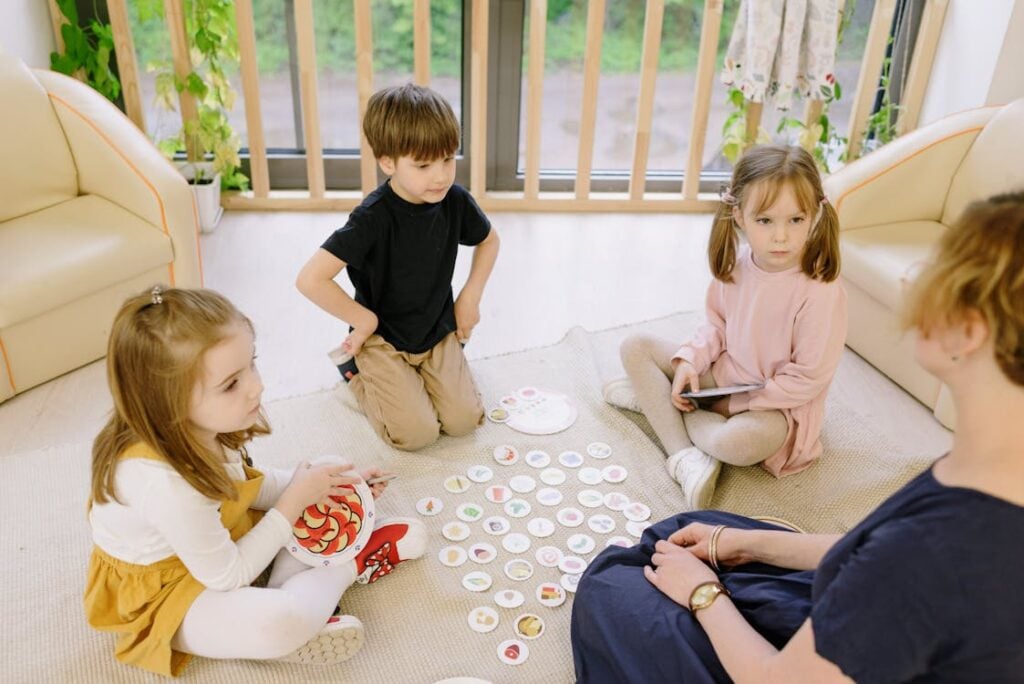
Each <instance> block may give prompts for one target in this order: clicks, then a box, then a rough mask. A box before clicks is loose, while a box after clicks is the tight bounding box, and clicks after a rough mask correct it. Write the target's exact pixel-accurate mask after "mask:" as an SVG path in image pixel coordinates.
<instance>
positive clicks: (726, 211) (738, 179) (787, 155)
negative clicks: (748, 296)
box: [708, 145, 840, 283]
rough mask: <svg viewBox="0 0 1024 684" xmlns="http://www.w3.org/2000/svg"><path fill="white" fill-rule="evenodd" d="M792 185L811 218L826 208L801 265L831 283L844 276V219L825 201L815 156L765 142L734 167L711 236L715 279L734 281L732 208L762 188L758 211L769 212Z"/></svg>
mask: <svg viewBox="0 0 1024 684" xmlns="http://www.w3.org/2000/svg"><path fill="white" fill-rule="evenodd" d="M787 185H788V186H789V187H791V188H792V189H793V194H794V195H795V196H796V200H797V203H798V204H799V205H800V208H801V209H802V210H803V211H804V213H806V214H807V215H808V216H809V217H815V216H818V212H819V209H820V212H821V216H820V218H819V219H818V223H817V225H815V226H812V227H811V233H810V235H809V236H808V238H807V244H806V245H805V246H804V253H803V256H802V258H801V263H800V265H801V268H802V270H803V272H804V273H805V274H806V275H807V276H808V277H810V278H815V279H818V280H823V281H825V282H826V283H828V282H832V281H833V280H835V279H836V278H838V277H839V265H840V259H839V217H838V216H837V215H836V210H835V209H834V208H832V205H831V204H829V203H828V201H827V200H826V199H825V192H824V190H822V187H821V175H820V174H819V173H818V167H817V166H815V164H814V158H813V157H811V155H810V153H808V152H807V150H805V149H803V148H802V147H787V146H782V145H766V146H762V147H754V148H752V149H751V150H749V151H748V152H747V153H746V154H744V155H743V157H742V158H741V159H740V160H739V162H737V163H736V167H735V168H734V169H733V171H732V184H731V185H730V187H729V188H728V189H726V190H725V191H724V192H723V193H722V203H721V204H720V205H719V207H718V211H717V212H715V219H714V223H712V225H711V236H710V238H709V239H708V263H709V264H710V266H711V274H712V275H713V276H714V277H715V278H717V279H718V280H721V281H722V282H725V283H731V282H732V270H733V268H734V267H735V266H736V255H737V251H738V242H739V237H738V235H737V226H736V222H735V221H734V220H733V216H732V209H733V207H734V206H739V207H742V206H743V204H744V202H746V201H747V200H749V199H751V197H752V194H751V192H752V190H753V188H754V187H763V188H764V192H763V193H761V197H760V203H759V206H758V207H757V211H758V212H760V211H764V210H765V209H767V208H769V207H771V206H772V205H773V204H774V203H775V200H776V199H777V198H778V196H779V193H780V192H781V190H782V188H783V187H785V186H787ZM811 220H813V218H812V219H811Z"/></svg>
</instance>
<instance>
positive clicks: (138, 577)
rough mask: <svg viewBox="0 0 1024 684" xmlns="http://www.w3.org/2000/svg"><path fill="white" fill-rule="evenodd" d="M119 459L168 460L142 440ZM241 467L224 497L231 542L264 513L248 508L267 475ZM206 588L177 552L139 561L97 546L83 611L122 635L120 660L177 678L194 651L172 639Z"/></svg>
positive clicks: (105, 628)
mask: <svg viewBox="0 0 1024 684" xmlns="http://www.w3.org/2000/svg"><path fill="white" fill-rule="evenodd" d="M120 458H149V459H153V460H156V461H162V460H164V459H163V458H162V457H161V456H159V455H158V454H157V453H156V452H155V451H153V450H152V449H151V448H150V447H148V446H146V445H145V444H142V443H137V444H134V445H132V446H130V447H129V448H127V449H125V451H124V452H123V453H122V454H121V456H120ZM243 467H244V469H245V476H246V479H245V481H244V482H236V487H237V488H238V498H237V499H234V500H223V501H221V506H220V519H221V522H222V523H223V524H224V527H226V528H227V529H228V531H229V532H230V533H231V539H232V540H233V541H237V540H238V539H239V538H240V537H241V536H242V535H244V534H245V533H246V532H248V531H249V530H250V529H252V526H253V525H255V524H256V522H258V521H259V519H260V518H261V517H262V516H263V511H256V510H250V509H249V506H250V505H251V504H252V502H253V501H255V500H256V496H257V495H258V494H259V491H260V487H261V486H262V485H263V474H262V473H261V472H260V471H258V470H256V469H255V468H250V467H249V466H248V465H244V466H243ZM203 589H205V587H203V585H202V584H200V583H199V582H198V581H197V580H196V579H195V578H194V577H192V575H191V573H189V571H188V569H187V568H186V567H185V564H184V563H182V562H181V561H180V560H179V559H178V557H177V556H171V557H170V558H165V559H163V560H161V561H157V562H156V563H152V564H150V565H136V564H134V563H128V562H125V561H122V560H119V559H117V558H114V557H112V556H110V555H109V554H107V553H106V552H104V551H103V550H102V549H100V548H99V547H96V546H94V547H93V550H92V557H91V558H90V559H89V572H88V577H87V579H86V585H85V615H86V617H87V619H88V621H89V624H90V625H91V626H93V627H95V628H96V629H98V630H102V631H105V632H114V633H116V634H117V635H118V637H117V645H116V646H115V648H114V656H115V657H116V658H117V659H118V660H119V661H121V662H122V663H125V664H127V665H135V666H136V667H140V668H142V669H144V670H149V671H150V672H155V673H157V674H161V675H165V676H170V677H176V676H177V675H179V674H181V671H182V670H183V669H184V668H185V666H186V665H187V664H188V662H189V660H191V658H192V656H191V655H190V654H188V653H181V652H180V651H174V650H172V649H171V640H172V639H173V638H174V634H175V632H177V631H178V627H179V626H181V622H182V620H184V619H185V614H186V613H187V612H188V609H189V608H190V607H191V606H192V602H193V601H195V599H196V597H197V596H199V594H201V593H202V592H203Z"/></svg>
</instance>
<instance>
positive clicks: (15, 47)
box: [0, 0, 56, 69]
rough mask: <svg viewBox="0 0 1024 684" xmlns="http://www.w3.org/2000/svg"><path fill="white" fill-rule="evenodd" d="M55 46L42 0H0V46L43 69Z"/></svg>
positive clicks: (44, 3) (45, 4)
mask: <svg viewBox="0 0 1024 684" xmlns="http://www.w3.org/2000/svg"><path fill="white" fill-rule="evenodd" d="M55 49H56V48H55V47H54V44H53V27H52V25H51V24H50V10H49V7H48V6H47V3H46V2H45V0H0V50H3V51H4V52H6V53H7V54H9V55H14V56H15V57H20V58H21V59H22V60H24V61H25V63H26V64H28V65H29V66H30V67H36V68H42V69H46V68H49V66H50V53H51V52H53V51H54V50H55Z"/></svg>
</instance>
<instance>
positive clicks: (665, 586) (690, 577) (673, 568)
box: [644, 539, 718, 609]
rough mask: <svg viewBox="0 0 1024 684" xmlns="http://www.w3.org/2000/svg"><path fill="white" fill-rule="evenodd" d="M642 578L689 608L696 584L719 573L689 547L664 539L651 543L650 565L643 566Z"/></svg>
mask: <svg viewBox="0 0 1024 684" xmlns="http://www.w3.org/2000/svg"><path fill="white" fill-rule="evenodd" d="M644 577H646V578H647V581H648V582H650V583H651V584H653V585H654V586H655V587H656V588H657V589H658V590H659V591H660V592H661V593H663V594H665V596H668V597H669V598H670V599H672V600H673V601H675V602H676V603H678V604H679V605H681V606H683V607H684V608H687V609H689V607H690V595H691V594H693V590H694V589H696V588H697V585H699V584H702V583H704V582H715V581H717V580H718V575H716V574H715V573H714V571H712V570H711V568H709V567H708V566H707V565H705V564H704V563H703V562H702V561H701V559H700V558H697V556H696V555H694V554H693V553H692V552H691V551H690V550H689V549H687V548H683V547H682V546H678V545H676V544H673V543H671V542H669V541H666V540H664V539H662V540H661V541H659V542H658V543H656V544H655V545H654V555H652V556H651V565H645V566H644Z"/></svg>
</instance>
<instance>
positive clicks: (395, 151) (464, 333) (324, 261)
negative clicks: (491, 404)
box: [296, 84, 499, 451]
mask: <svg viewBox="0 0 1024 684" xmlns="http://www.w3.org/2000/svg"><path fill="white" fill-rule="evenodd" d="M363 131H364V132H365V134H366V138H367V140H368V141H369V143H370V147H371V148H372V149H373V154H374V157H376V159H377V163H378V164H379V165H380V168H381V170H382V171H383V172H384V173H385V174H387V175H388V176H389V179H388V180H387V181H385V182H384V183H383V184H382V185H381V186H380V187H378V188H377V189H376V190H375V191H373V193H371V194H370V195H369V196H368V197H367V198H366V199H365V200H363V202H362V204H360V205H359V206H358V207H356V208H355V209H354V210H353V211H352V213H351V214H350V215H349V217H348V222H347V223H346V224H345V226H344V227H342V228H340V229H338V230H336V231H334V233H333V234H332V235H331V236H330V237H329V238H327V241H326V242H324V244H323V245H322V246H321V248H320V249H318V250H317V252H316V253H315V254H314V255H313V257H312V258H311V259H310V260H309V261H308V262H307V263H306V265H305V266H304V267H303V268H302V271H301V272H300V273H299V276H298V279H297V281H296V286H297V287H298V289H299V291H300V292H302V294H304V295H305V296H306V297H308V298H309V299H310V300H312V301H313V302H314V303H315V304H316V305H317V306H319V307H320V308H322V309H324V310H325V311H327V312H328V313H330V314H332V315H333V316H336V317H337V318H339V319H341V320H342V321H345V322H347V323H348V324H349V326H350V327H349V335H348V337H347V338H346V339H345V341H344V343H343V344H342V347H341V351H342V352H344V353H345V354H348V355H351V356H352V357H353V358H352V361H350V362H349V363H348V364H347V365H344V366H340V368H342V372H343V376H344V377H345V379H346V381H348V383H349V387H351V389H352V392H353V394H355V396H356V399H357V401H358V402H359V405H360V407H361V408H362V410H363V412H364V413H365V414H366V416H367V418H369V420H370V423H371V424H372V425H373V428H374V430H375V431H376V432H377V434H378V435H380V437H381V439H383V440H384V441H385V442H387V443H388V444H390V445H391V446H393V447H395V448H398V449H404V450H409V451H412V450H416V449H420V448H422V447H424V446H427V445H428V444H431V443H433V442H434V441H435V440H436V439H437V437H438V435H439V434H440V433H441V432H445V433H447V434H449V435H454V436H458V435H464V434H468V433H469V432H472V431H473V429H474V428H476V426H477V425H479V424H480V423H481V422H482V421H483V405H482V403H481V401H480V394H479V392H477V389H476V384H475V383H474V381H473V376H472V374H471V373H470V370H469V365H468V363H467V362H466V357H465V356H464V355H463V353H462V345H463V344H465V342H466V341H467V340H468V339H469V337H470V335H471V334H472V332H473V328H474V327H475V326H476V324H477V322H479V320H480V298H481V296H482V295H483V290H484V285H485V284H486V283H487V279H488V277H489V276H490V274H491V269H492V268H493V267H494V262H495V260H496V259H497V257H498V244H499V240H498V235H497V232H496V231H494V230H493V229H492V228H491V224H490V221H488V219H487V217H486V216H485V215H484V213H483V211H481V210H480V207H479V206H477V204H476V202H475V201H473V198H472V196H470V194H469V193H468V192H467V191H466V190H465V189H464V188H462V187H461V186H459V185H455V183H454V181H455V152H456V150H457V149H458V147H459V122H458V120H457V119H456V118H455V114H454V113H453V112H452V108H451V106H450V105H449V104H448V102H446V101H445V100H444V98H442V97H441V96H440V95H438V94H437V93H435V92H434V91H432V90H430V89H428V88H422V87H420V86H416V85H412V84H408V85H404V86H400V87H395V88H386V89H384V90H381V91H378V92H377V93H375V94H374V95H373V97H371V98H370V102H369V104H368V106H367V110H366V116H365V117H364V119H363ZM460 244H462V245H469V246H475V247H476V249H475V250H474V253H473V263H472V267H471V269H470V273H469V279H468V280H467V281H466V284H465V286H464V287H463V288H462V292H461V293H460V294H459V296H458V299H453V295H452V284H451V281H452V274H453V272H454V270H455V258H456V256H457V254H458V247H459V245H460ZM346 268H347V269H348V274H349V278H350V279H351V280H352V284H353V286H354V287H355V299H353V298H352V297H349V296H348V294H346V293H345V291H344V290H342V289H341V287H340V286H338V284H337V283H336V282H334V278H335V277H336V276H337V275H338V273H340V272H341V271H342V270H343V269H346Z"/></svg>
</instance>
